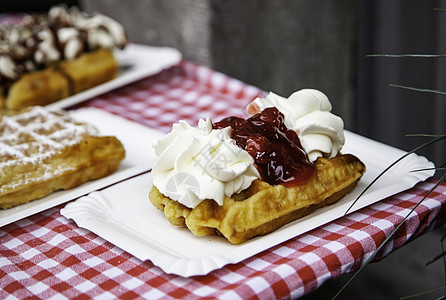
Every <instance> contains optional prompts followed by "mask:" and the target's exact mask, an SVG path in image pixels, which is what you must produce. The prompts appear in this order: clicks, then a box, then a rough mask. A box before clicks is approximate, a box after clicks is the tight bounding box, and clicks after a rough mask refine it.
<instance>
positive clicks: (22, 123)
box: [0, 106, 97, 194]
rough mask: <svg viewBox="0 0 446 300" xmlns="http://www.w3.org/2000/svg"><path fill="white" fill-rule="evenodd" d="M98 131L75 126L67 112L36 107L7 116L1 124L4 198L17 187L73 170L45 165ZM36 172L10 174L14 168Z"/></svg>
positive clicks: (0, 163) (0, 175) (0, 164)
mask: <svg viewBox="0 0 446 300" xmlns="http://www.w3.org/2000/svg"><path fill="white" fill-rule="evenodd" d="M96 133H97V132H96V130H95V129H94V128H93V127H91V126H89V125H87V124H81V123H77V122H75V121H74V120H73V119H72V118H71V117H70V116H69V115H68V114H67V113H66V112H64V111H60V110H54V109H53V110H49V109H46V108H43V107H38V106H36V107H32V108H30V109H29V110H27V111H26V112H23V113H21V114H18V115H13V116H3V117H2V118H1V120H0V179H1V178H3V180H6V181H5V182H1V181H3V180H0V194H1V193H4V192H6V191H10V190H12V189H14V187H15V186H19V185H22V184H27V183H31V182H33V181H35V180H42V179H45V178H50V177H53V176H55V175H57V174H59V173H62V172H63V171H66V170H67V169H69V168H70V167H68V166H63V165H62V166H58V167H57V168H54V167H53V168H51V169H50V168H49V166H48V165H47V164H45V161H47V160H48V159H50V158H51V157H52V156H54V155H55V154H57V153H58V152H60V151H61V150H63V149H64V148H66V147H68V146H71V145H74V144H77V143H79V142H80V141H81V140H82V139H83V137H85V136H86V135H95V134H96ZM21 166H22V167H23V169H28V168H29V170H33V177H32V178H29V176H28V175H27V173H26V172H25V173H23V174H10V172H13V171H12V170H13V169H14V168H16V169H18V168H20V167H21ZM8 177H10V178H8Z"/></svg>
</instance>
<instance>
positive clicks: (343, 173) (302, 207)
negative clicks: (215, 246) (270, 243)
mask: <svg viewBox="0 0 446 300" xmlns="http://www.w3.org/2000/svg"><path fill="white" fill-rule="evenodd" d="M315 166H316V175H315V176H314V177H313V178H312V179H311V180H310V181H308V182H306V183H305V184H302V185H297V186H293V187H285V186H283V185H274V186H272V185H269V184H268V183H266V182H264V181H261V180H256V181H254V182H253V184H252V185H251V186H250V187H249V188H248V189H246V190H245V191H243V192H241V193H240V194H236V195H233V196H232V197H225V199H224V203H223V205H222V206H219V205H218V204H217V203H216V202H215V201H213V200H209V199H207V200H205V201H203V202H201V203H200V204H199V205H198V206H197V207H195V208H194V209H191V208H188V207H186V206H184V205H182V204H180V203H178V202H176V201H173V200H171V199H170V198H168V197H166V196H164V195H163V194H161V193H160V192H159V191H158V189H157V188H156V187H155V186H153V187H152V189H151V191H150V194H149V198H150V201H151V202H152V204H153V205H154V206H155V207H156V208H158V209H159V210H161V211H164V214H165V215H166V217H167V219H168V220H169V222H170V223H171V224H172V225H175V226H185V227H187V228H188V229H189V230H190V231H191V232H192V233H193V234H194V235H196V236H205V235H221V236H224V237H225V238H226V239H227V240H228V241H229V242H231V243H233V244H239V243H243V242H245V241H247V240H248V239H250V238H252V237H254V236H257V235H265V234H268V233H270V232H272V231H274V230H276V229H278V228H280V227H281V226H283V225H285V224H287V223H289V222H291V221H293V220H297V219H299V218H301V217H303V216H305V215H307V214H309V213H311V212H313V211H314V210H316V209H318V208H320V207H323V206H326V205H329V204H332V203H334V202H336V201H338V200H339V199H341V198H342V197H343V196H344V195H345V194H347V193H348V192H350V191H352V190H353V189H354V188H355V186H356V185H357V183H358V181H359V179H360V178H361V176H362V175H363V174H364V172H365V166H364V164H363V163H362V162H361V161H360V160H359V159H358V158H356V157H355V156H353V155H350V154H345V155H338V156H336V157H334V158H331V159H327V158H319V159H318V160H317V161H316V163H315Z"/></svg>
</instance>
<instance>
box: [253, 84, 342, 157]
mask: <svg viewBox="0 0 446 300" xmlns="http://www.w3.org/2000/svg"><path fill="white" fill-rule="evenodd" d="M267 107H276V108H277V109H278V110H279V111H280V112H281V113H282V114H283V115H284V116H285V125H286V126H287V127H288V129H292V130H295V131H296V133H297V134H298V136H299V139H300V141H301V143H302V147H303V148H304V150H305V151H306V152H307V154H308V157H309V158H310V160H311V161H315V160H316V159H317V158H318V157H321V156H324V157H328V158H331V157H334V156H336V155H337V154H338V153H339V151H340V150H341V149H342V147H343V146H344V142H345V137H344V122H343V121H342V119H341V118H340V117H338V116H336V115H334V114H332V113H331V109H332V106H331V103H330V100H329V99H328V97H327V96H326V95H325V94H324V93H322V92H321V91H318V90H315V89H303V90H300V91H297V92H295V93H293V94H292V95H291V96H290V97H289V98H288V99H287V98H284V97H282V96H279V95H276V94H274V93H272V92H270V93H269V94H268V95H267V96H266V97H265V98H256V99H255V100H254V101H253V102H252V103H251V104H250V105H248V108H247V111H248V113H249V114H250V115H253V114H255V113H257V112H259V111H262V110H264V109H265V108H267Z"/></svg>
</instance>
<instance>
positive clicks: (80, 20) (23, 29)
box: [0, 5, 127, 84]
mask: <svg viewBox="0 0 446 300" xmlns="http://www.w3.org/2000/svg"><path fill="white" fill-rule="evenodd" d="M126 44H127V36H126V33H125V29H124V27H123V26H122V25H121V24H120V23H118V22H117V21H115V20H113V19H111V18H110V17H107V16H105V15H102V14H100V13H93V14H87V13H85V12H82V11H80V10H79V9H78V8H76V7H71V8H67V7H66V6H64V5H58V6H54V7H52V8H51V9H50V10H49V12H48V14H46V15H26V16H25V17H24V18H23V20H22V22H20V23H17V24H12V25H3V26H0V84H1V83H11V82H13V81H15V80H17V79H19V78H20V76H21V75H23V74H25V73H29V72H31V71H35V70H39V69H43V68H45V67H47V66H49V65H51V64H52V63H53V62H55V61H59V60H63V59H65V60H73V59H75V58H77V57H79V56H81V55H82V54H83V53H87V52H91V51H94V50H96V49H98V48H107V49H122V48H124V47H125V46H126Z"/></svg>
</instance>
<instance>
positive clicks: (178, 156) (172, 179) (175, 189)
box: [152, 118, 260, 208]
mask: <svg viewBox="0 0 446 300" xmlns="http://www.w3.org/2000/svg"><path fill="white" fill-rule="evenodd" d="M229 130H230V128H229V127H227V128H224V129H222V130H213V129H212V123H211V120H210V119H209V118H208V119H206V121H204V120H200V121H199V123H198V127H192V126H190V125H189V124H188V123H187V122H185V121H180V122H179V123H176V124H174V125H173V127H172V131H171V132H170V133H169V134H168V135H166V136H164V137H163V138H161V139H160V140H158V142H157V144H156V145H155V146H154V149H155V153H156V155H157V156H158V157H159V158H158V161H157V163H156V164H155V166H154V167H153V170H152V176H153V184H154V185H155V186H156V187H157V188H158V190H159V191H160V192H161V193H162V194H164V195H165V196H167V197H169V198H171V199H173V200H176V201H178V202H180V203H181V204H183V205H185V206H187V207H190V208H194V207H196V206H197V205H198V204H199V203H200V202H201V201H203V200H205V199H213V200H215V201H216V202H217V203H218V204H219V205H223V199H224V196H225V195H226V196H228V197H230V196H232V195H233V194H236V193H239V192H241V191H242V190H244V189H246V188H248V187H249V186H250V185H251V183H252V181H254V180H255V179H258V178H260V175H259V173H258V171H257V169H256V168H255V167H254V160H253V158H252V157H251V156H250V155H249V154H248V152H246V151H245V150H243V149H241V148H239V147H237V146H236V145H235V141H234V140H233V139H231V138H230V135H229Z"/></svg>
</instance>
